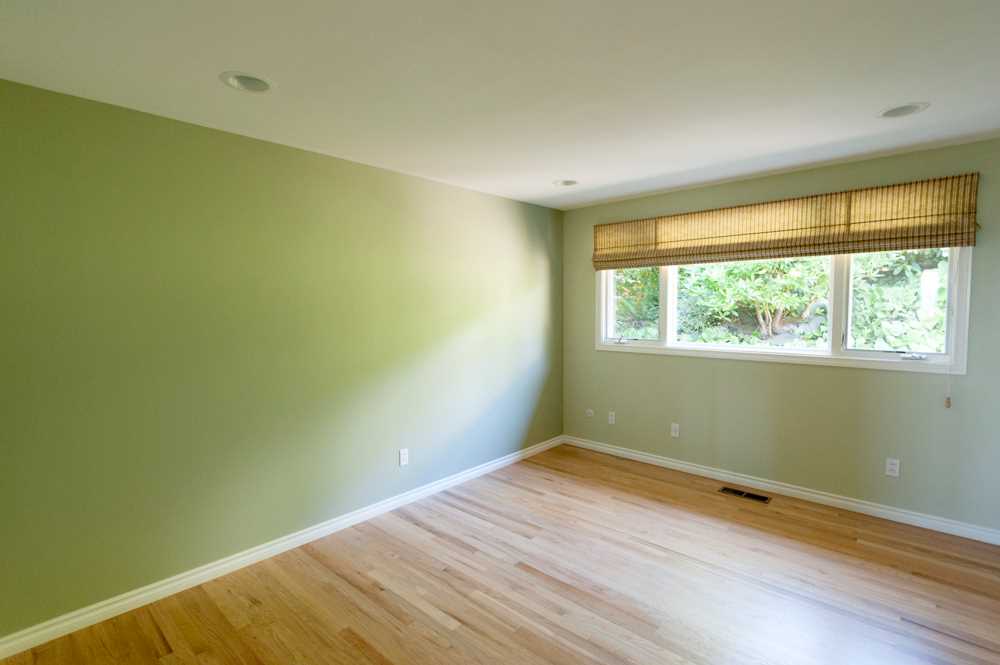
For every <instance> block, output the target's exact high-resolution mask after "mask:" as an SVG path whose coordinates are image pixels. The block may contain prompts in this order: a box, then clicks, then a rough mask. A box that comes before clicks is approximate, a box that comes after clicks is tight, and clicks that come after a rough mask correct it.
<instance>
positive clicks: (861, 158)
mask: <svg viewBox="0 0 1000 665" xmlns="http://www.w3.org/2000/svg"><path fill="white" fill-rule="evenodd" d="M0 81H9V82H11V83H14V84H17V85H23V86H25V87H29V88H34V89H36V90H44V91H46V92H51V93H54V94H57V95H65V96H67V97H73V98H75V99H80V100H84V101H87V102H92V103H94V104H103V105H105V106H111V107H114V108H119V109H125V110H126V111H131V112H133V113H142V114H143V115H148V116H152V117H154V118H161V119H164V120H170V121H173V122H179V123H183V124H185V125H191V126H193V127H201V128H202V129H208V130H211V131H216V132H222V133H223V134H229V135H231V136H239V137H241V138H244V139H249V140H251V141H259V142H261V143H268V144H271V145H276V146H281V147H284V148H290V149H292V150H301V151H302V152H307V153H310V154H313V155H321V156H323V157H329V158H331V159H337V160H340V161H342V162H348V163H350V164H355V165H358V166H364V167H366V168H370V169H377V170H380V171H385V172H386V173H394V174H396V175H402V176H406V177H409V178H417V179H419V180H424V181H426V182H433V183H436V184H439V185H445V186H448V187H454V188H456V189H461V190H463V191H467V192H473V193H476V194H481V195H483V196H490V197H493V198H495V199H500V200H503V201H513V202H515V203H522V204H524V205H531V206H536V207H538V208H545V209H548V210H556V211H559V212H572V211H575V210H586V209H588V208H597V207H600V206H604V205H609V204H613V203H623V202H627V201H635V200H638V199H644V198H650V197H654V196H662V195H665V194H673V193H676V192H684V191H691V190H696V189H704V188H706V187H715V186H718V185H726V184H731V183H737V182H746V181H749V180H758V179H761V178H768V177H772V176H779V175H787V174H791V173H800V172H804V171H814V170H817V169H822V168H826V167H831V166H838V165H842V164H853V163H858V162H866V161H871V160H875V159H881V158H884V157H895V156H899V155H907V154H912V153H917V152H923V151H926V150H937V149H940V148H949V147H954V146H960V145H968V144H972V143H980V142H983V141H990V140H993V139H1000V130H993V131H987V132H978V133H974V134H966V135H962V136H957V137H952V138H948V139H937V140H933V141H924V142H920V143H914V144H911V145H908V146H901V147H898V148H890V149H885V150H874V151H871V152H865V153H859V154H857V155H851V156H847V157H838V158H833V159H820V160H817V161H815V162H808V163H804V164H799V165H793V166H786V167H778V168H773V169H762V170H760V171H753V172H748V173H745V174H742V175H735V176H726V177H721V178H718V179H711V178H710V179H705V180H696V181H694V182H691V183H686V184H683V185H677V186H675V187H664V188H653V189H650V190H644V191H639V192H635V193H633V194H625V195H622V196H612V197H607V198H600V199H597V200H595V201H591V202H588V203H581V204H579V205H564V206H551V205H548V206H547V205H542V204H540V203H536V202H533V201H525V200H523V199H515V198H511V197H509V196H503V195H501V194H497V193H495V192H489V191H486V190H482V189H475V188H472V187H469V186H467V185H460V184H457V183H454V182H451V181H448V180H443V179H440V178H433V177H430V176H427V175H422V174H419V173H413V172H410V171H400V170H397V169H391V168H387V167H385V166H379V165H378V164H372V163H370V162H364V161H361V160H359V159H357V158H353V157H350V156H343V155H335V154H333V153H329V152H322V151H320V150H316V149H315V148H310V147H306V146H304V145H300V144H297V143H281V142H278V141H273V140H270V139H264V138H260V137H257V136H252V135H250V134H244V133H241V132H234V131H232V130H230V129H225V128H223V127H219V126H217V125H212V124H207V123H203V122H198V121H195V120H190V119H187V118H180V117H173V116H168V115H162V114H159V113H152V112H150V111H145V110H143V109H140V108H136V107H134V106H125V105H123V104H116V103H112V102H108V101H104V100H101V99H97V98H94V97H87V96H84V95H81V94H77V93H74V92H69V91H65V90H60V89H57V88H43V87H41V86H38V85H35V84H33V83H30V82H27V81H22V80H18V79H10V78H3V77H0ZM720 168H721V165H720ZM618 184H625V185H627V184H628V181H624V182H622V183H618Z"/></svg>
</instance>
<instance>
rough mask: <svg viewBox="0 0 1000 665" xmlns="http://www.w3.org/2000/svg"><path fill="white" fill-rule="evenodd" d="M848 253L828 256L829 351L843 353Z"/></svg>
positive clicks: (847, 290) (834, 353)
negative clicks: (829, 276)
mask: <svg viewBox="0 0 1000 665" xmlns="http://www.w3.org/2000/svg"><path fill="white" fill-rule="evenodd" d="M850 260H851V256H850V255H849V254H837V255H835V256H831V257H830V269H831V270H832V272H833V274H832V275H831V279H830V353H831V355H834V356H840V355H844V348H845V347H846V346H847V320H848V312H847V309H848V303H849V302H850V292H849V291H850V286H849V282H850V276H849V273H850V264H849V262H850Z"/></svg>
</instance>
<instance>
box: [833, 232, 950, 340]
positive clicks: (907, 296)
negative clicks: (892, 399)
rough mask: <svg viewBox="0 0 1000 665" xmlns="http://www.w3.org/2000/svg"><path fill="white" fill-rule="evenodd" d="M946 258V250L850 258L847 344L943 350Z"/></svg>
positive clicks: (946, 299) (902, 252)
mask: <svg viewBox="0 0 1000 665" xmlns="http://www.w3.org/2000/svg"><path fill="white" fill-rule="evenodd" d="M948 258H949V256H948V250H947V249H920V250H910V251H900V252H875V253H873V254H855V255H854V256H852V257H851V312H850V327H849V333H850V334H849V335H848V347H849V348H852V349H862V350H870V351H902V352H905V351H912V352H918V353H944V352H945V350H946V344H945V335H946V330H947V318H948V317H947V312H948Z"/></svg>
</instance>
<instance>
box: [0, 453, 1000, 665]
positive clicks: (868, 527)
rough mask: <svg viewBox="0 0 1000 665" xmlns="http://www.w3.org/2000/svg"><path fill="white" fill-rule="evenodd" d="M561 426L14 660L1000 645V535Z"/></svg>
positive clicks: (215, 663) (650, 658) (690, 656)
mask: <svg viewBox="0 0 1000 665" xmlns="http://www.w3.org/2000/svg"><path fill="white" fill-rule="evenodd" d="M718 488H719V483H717V482H716V481H713V480H708V479H705V478H701V477H698V476H692V475H688V474H683V473H679V472H676V471H670V470H667V469H661V468H658V467H653V466H649V465H645V464H640V463H637V462H632V461H628V460H622V459H618V458H614V457H609V456H606V455H601V454H598V453H594V452H590V451H585V450H581V449H578V448H573V447H570V446H561V447H559V448H555V449H552V450H550V451H548V452H545V453H543V454H541V455H538V456H536V457H533V458H531V459H530V460H527V461H525V462H521V463H519V464H516V465H514V466H510V467H507V468H504V469H502V470H500V471H497V472H494V473H492V474H490V475H488V476H483V477H481V478H478V479H476V480H472V481H470V482H468V483H465V484H463V485H460V486H458V487H455V488H453V489H451V490H448V491H446V492H443V493H440V494H437V495H434V496H432V497H429V498H426V499H423V500H421V501H419V502H417V503H414V504H410V505H409V506H406V507H404V508H400V509H398V510H396V511H393V512H392V513H389V514H386V515H383V516H381V517H377V518H375V519H373V520H371V521H369V522H366V523H364V524H361V525H358V526H355V527H352V528H350V529H346V530H344V531H341V532H338V533H336V534H334V535H332V536H329V537H327V538H324V539H322V540H319V541H316V542H313V543H310V544H309V545H305V546H303V547H300V548H298V549H295V550H292V551H290V552H287V553H285V554H282V555H280V556H277V557H275V558H273V559H269V560H267V561H264V562H261V563H259V564H256V565H254V566H251V567H249V568H245V569H243V570H240V571H238V572H235V573H233V574H230V575H227V576H225V577H223V578H220V579H217V580H214V581H212V582H209V583H206V584H203V585H201V586H199V587H196V588H194V589H191V590H189V591H185V592H183V593H180V594H177V595H175V596H172V597H170V598H167V599H165V600H162V601H159V602H157V603H153V604H152V605H149V606H147V607H143V608H140V609H138V610H135V611H133V612H129V613H128V614H125V615H122V616H120V617H117V618H115V619H111V620H109V621H106V622H104V623H101V624H99V625H97V626H93V627H91V628H87V629H84V630H81V631H79V632H76V633H74V634H72V635H69V636H66V637H64V638H61V639H58V640H55V641H53V642H50V643H49V644H46V645H43V646H40V647H38V648H36V649H33V650H32V651H30V652H26V653H24V654H21V655H19V656H15V657H13V658H11V659H7V660H6V661H2V665H28V664H30V663H37V664H39V665H43V664H47V663H74V664H91V663H102V664H105V663H111V664H117V663H157V664H162V665H180V664H192V665H195V664H197V665H208V664H212V665H228V664H230V663H233V664H236V663H240V664H244V665H250V664H253V665H263V664H278V663H280V664H282V665H292V664H303V665H305V664H309V665H318V664H320V663H332V664H337V663H352V664H355V663H357V664H362V665H366V664H370V665H388V664H395V665H402V664H411V663H412V664H420V665H437V664H441V665H445V664H448V663H504V664H523V665H536V664H538V665H540V664H542V663H573V664H581V665H597V664H598V663H602V664H603V663H611V664H631V665H634V664H645V663H650V664H652V663H656V664H657V665H661V664H672V663H705V664H711V665H720V664H726V663H733V664H737V663H738V664H740V665H747V664H751V663H794V664H796V665H799V664H807V665H808V664H813V663H836V664H838V665H839V664H845V665H846V664H850V665H863V664H872V665H875V664H878V665H896V664H904V663H905V664H911V663H935V664H941V663H976V664H985V663H1000V548H998V547H993V546H990V545H985V544H982V543H977V542H973V541H968V540H963V539H960V538H955V537H951V536H946V535H942V534H937V533H934V532H930V531H925V530H922V529H917V528H913V527H908V526H904V525H899V524H895V523H892V522H887V521H884V520H879V519H876V518H872V517H867V516H863V515H858V514H855V513H849V512H845V511H841V510H836V509H833V508H827V507H823V506H819V505H816V504H812V503H808V502H805V501H799V500H796V499H790V498H784V497H780V496H776V497H774V499H773V500H772V501H771V503H770V504H768V505H760V504H756V503H754V502H751V501H748V500H746V499H740V498H735V497H727V496H725V495H722V494H719V493H718V491H717V490H718Z"/></svg>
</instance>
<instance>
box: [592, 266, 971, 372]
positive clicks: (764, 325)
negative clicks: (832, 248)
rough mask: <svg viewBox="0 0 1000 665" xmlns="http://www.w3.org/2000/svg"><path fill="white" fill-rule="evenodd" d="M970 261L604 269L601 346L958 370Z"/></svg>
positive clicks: (960, 369)
mask: <svg viewBox="0 0 1000 665" xmlns="http://www.w3.org/2000/svg"><path fill="white" fill-rule="evenodd" d="M971 253H972V250H971V249H970V248H961V249H958V248H952V249H920V250H903V251H890V252H873V253H864V254H849V255H839V256H820V257H803V258H788V259H768V260H754V261H733V262H728V263H708V264H702V265H682V266H669V267H662V268H626V269H619V270H605V271H600V272H598V293H599V296H600V301H599V307H598V339H597V348H598V349H601V350H618V351H639V352H646V353H666V354H681V355H708V356H713V357H739V358H744V359H750V360H778V361H784V362H811V363H819V364H829V365H848V366H856V367H882V368H886V369H903V370H915V371H930V372H955V373H964V371H965V341H966V327H967V320H968V302H967V298H968V291H969V279H970V273H971Z"/></svg>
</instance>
